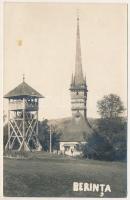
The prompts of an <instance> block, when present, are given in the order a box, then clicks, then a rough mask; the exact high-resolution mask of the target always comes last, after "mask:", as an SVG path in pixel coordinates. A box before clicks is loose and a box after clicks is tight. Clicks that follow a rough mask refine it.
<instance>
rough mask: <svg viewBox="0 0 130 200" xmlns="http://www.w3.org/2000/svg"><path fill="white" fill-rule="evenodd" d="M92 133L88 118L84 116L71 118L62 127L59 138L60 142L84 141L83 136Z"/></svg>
mask: <svg viewBox="0 0 130 200" xmlns="http://www.w3.org/2000/svg"><path fill="white" fill-rule="evenodd" d="M92 133H93V129H92V128H91V126H90V124H89V122H88V120H86V119H84V118H80V119H76V118H71V120H70V121H68V122H67V123H66V124H65V125H64V127H63V129H62V135H61V138H60V141H61V142H84V141H85V138H86V137H87V136H89V135H91V134H92Z"/></svg>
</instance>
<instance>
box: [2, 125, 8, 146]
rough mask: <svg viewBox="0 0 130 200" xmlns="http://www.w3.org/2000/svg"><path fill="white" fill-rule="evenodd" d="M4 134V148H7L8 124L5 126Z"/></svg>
mask: <svg viewBox="0 0 130 200" xmlns="http://www.w3.org/2000/svg"><path fill="white" fill-rule="evenodd" d="M3 132H4V134H3V146H5V145H6V143H7V141H8V124H5V125H4V128H3Z"/></svg>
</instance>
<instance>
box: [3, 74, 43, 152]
mask: <svg viewBox="0 0 130 200" xmlns="http://www.w3.org/2000/svg"><path fill="white" fill-rule="evenodd" d="M4 98H7V99H8V101H9V107H8V141H7V143H6V146H5V150H17V151H32V150H36V151H38V150H41V145H40V143H39V140H38V109H39V98H43V96H42V95H41V94H40V93H38V92H37V91H36V90H34V89H33V88H32V87H30V86H29V85H28V84H27V83H26V82H25V80H24V77H23V82H22V83H21V84H20V85H18V86H17V87H16V88H15V89H13V90H12V91H10V92H9V93H8V94H6V95H5V96H4Z"/></svg>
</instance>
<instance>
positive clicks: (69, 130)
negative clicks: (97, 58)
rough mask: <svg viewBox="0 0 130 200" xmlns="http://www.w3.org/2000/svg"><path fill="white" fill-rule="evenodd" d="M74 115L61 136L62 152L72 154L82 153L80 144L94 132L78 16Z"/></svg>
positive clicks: (72, 99)
mask: <svg viewBox="0 0 130 200" xmlns="http://www.w3.org/2000/svg"><path fill="white" fill-rule="evenodd" d="M69 90H70V96H71V111H72V117H71V119H70V120H69V121H68V123H66V124H65V126H64V127H63V130H62V136H61V138H60V152H62V153H63V154H66V155H70V156H77V155H80V154H81V149H80V146H81V144H84V143H86V138H87V136H89V135H90V134H92V133H93V129H92V128H91V126H90V124H89V122H88V119H87V95H88V89H87V83H86V77H85V76H84V74H83V69H82V59H81V45H80V29H79V17H77V33H76V57H75V73H74V75H73V74H72V80H71V84H70V88H69Z"/></svg>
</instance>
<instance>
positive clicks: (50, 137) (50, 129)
mask: <svg viewBox="0 0 130 200" xmlns="http://www.w3.org/2000/svg"><path fill="white" fill-rule="evenodd" d="M51 152H52V132H51V125H50V153H51Z"/></svg>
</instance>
